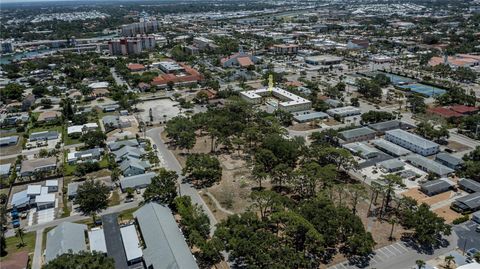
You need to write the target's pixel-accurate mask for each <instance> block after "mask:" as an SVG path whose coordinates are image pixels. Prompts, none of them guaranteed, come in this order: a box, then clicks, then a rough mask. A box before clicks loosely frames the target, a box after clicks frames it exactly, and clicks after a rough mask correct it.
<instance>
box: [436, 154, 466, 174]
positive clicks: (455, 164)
mask: <svg viewBox="0 0 480 269" xmlns="http://www.w3.org/2000/svg"><path fill="white" fill-rule="evenodd" d="M435 161H436V162H439V163H441V164H443V165H445V166H446V167H450V168H452V169H453V170H457V169H460V168H461V167H462V166H463V164H464V163H465V162H464V161H463V160H462V159H460V158H457V157H455V156H453V155H451V154H448V153H443V152H442V153H438V154H437V155H436V156H435Z"/></svg>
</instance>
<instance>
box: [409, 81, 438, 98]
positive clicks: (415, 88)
mask: <svg viewBox="0 0 480 269" xmlns="http://www.w3.org/2000/svg"><path fill="white" fill-rule="evenodd" d="M400 88H403V89H409V90H411V91H412V92H416V93H420V94H423V95H426V96H428V97H432V96H438V95H443V94H444V93H446V92H447V91H446V90H444V89H440V88H437V87H433V86H429V85H425V84H420V83H418V84H408V85H403V86H400Z"/></svg>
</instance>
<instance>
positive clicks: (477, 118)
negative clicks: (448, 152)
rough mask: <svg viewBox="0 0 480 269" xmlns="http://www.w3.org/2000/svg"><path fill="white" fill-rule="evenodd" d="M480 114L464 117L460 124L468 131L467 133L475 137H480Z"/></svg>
mask: <svg viewBox="0 0 480 269" xmlns="http://www.w3.org/2000/svg"><path fill="white" fill-rule="evenodd" d="M479 122H480V115H471V116H466V117H463V118H462V120H461V122H460V124H461V125H460V126H461V129H462V130H464V131H466V133H467V135H469V136H471V137H473V138H474V139H480V126H479Z"/></svg>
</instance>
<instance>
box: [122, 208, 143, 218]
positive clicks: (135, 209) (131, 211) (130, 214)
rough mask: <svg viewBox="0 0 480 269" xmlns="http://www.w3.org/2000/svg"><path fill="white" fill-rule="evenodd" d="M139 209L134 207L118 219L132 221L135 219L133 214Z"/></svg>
mask: <svg viewBox="0 0 480 269" xmlns="http://www.w3.org/2000/svg"><path fill="white" fill-rule="evenodd" d="M138 208H139V207H134V208H131V209H127V210H124V211H122V212H121V213H120V214H119V215H118V218H119V219H121V220H130V219H133V212H135V211H137V209H138Z"/></svg>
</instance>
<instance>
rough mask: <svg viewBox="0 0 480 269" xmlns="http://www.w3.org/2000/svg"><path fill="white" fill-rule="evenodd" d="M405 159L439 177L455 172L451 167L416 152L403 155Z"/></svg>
mask: <svg viewBox="0 0 480 269" xmlns="http://www.w3.org/2000/svg"><path fill="white" fill-rule="evenodd" d="M405 159H406V161H408V162H409V163H411V164H412V165H413V166H416V167H418V168H420V169H422V170H423V171H425V172H428V173H433V174H435V175H438V176H440V177H447V176H448V175H450V174H451V173H453V172H455V171H454V170H453V169H451V168H449V167H446V166H445V165H443V164H440V163H437V162H435V161H433V160H430V159H428V158H425V157H423V156H420V155H418V154H411V155H408V156H406V157H405Z"/></svg>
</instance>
